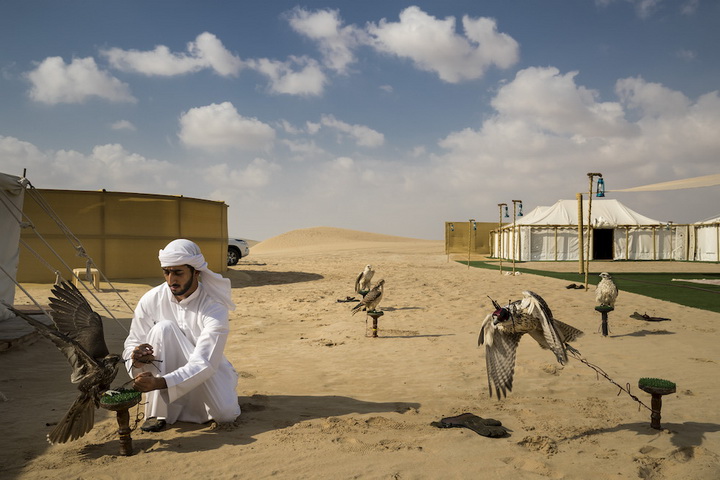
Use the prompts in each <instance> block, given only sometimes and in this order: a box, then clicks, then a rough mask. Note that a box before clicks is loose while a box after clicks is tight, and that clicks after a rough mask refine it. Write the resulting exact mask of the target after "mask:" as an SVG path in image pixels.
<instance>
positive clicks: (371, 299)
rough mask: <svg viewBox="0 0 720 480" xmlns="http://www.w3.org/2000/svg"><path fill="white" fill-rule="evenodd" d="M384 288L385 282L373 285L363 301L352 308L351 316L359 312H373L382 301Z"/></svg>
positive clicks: (381, 281)
mask: <svg viewBox="0 0 720 480" xmlns="http://www.w3.org/2000/svg"><path fill="white" fill-rule="evenodd" d="M384 288H385V280H380V281H379V282H378V283H377V284H375V286H374V287H373V288H372V290H370V291H369V292H368V293H367V295H365V296H364V297H363V299H362V300H361V301H360V302H359V303H358V304H357V305H355V306H354V307H353V308H352V314H353V315H355V314H356V313H357V312H359V311H361V310H365V311H368V312H372V311H374V310H375V309H376V308H377V306H378V304H379V303H380V300H382V297H383V291H384Z"/></svg>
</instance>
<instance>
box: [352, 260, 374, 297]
mask: <svg viewBox="0 0 720 480" xmlns="http://www.w3.org/2000/svg"><path fill="white" fill-rule="evenodd" d="M373 275H375V270H373V267H372V265H365V269H364V270H363V271H362V272H360V273H359V274H358V276H357V278H355V293H360V292H367V291H368V290H370V281H371V280H372V277H373Z"/></svg>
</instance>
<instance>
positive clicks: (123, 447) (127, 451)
mask: <svg viewBox="0 0 720 480" xmlns="http://www.w3.org/2000/svg"><path fill="white" fill-rule="evenodd" d="M141 398H142V393H140V392H138V391H136V390H127V389H124V388H118V389H117V390H108V391H106V392H105V393H103V394H102V396H101V397H100V406H101V407H103V408H104V409H106V410H110V411H113V412H115V414H116V416H117V422H118V427H119V428H118V435H119V436H120V455H125V456H130V455H132V454H133V446H132V437H131V436H130V433H131V432H132V430H130V408H132V407H134V406H135V405H137V404H138V403H140V399H141Z"/></svg>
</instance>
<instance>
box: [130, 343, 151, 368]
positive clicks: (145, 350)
mask: <svg viewBox="0 0 720 480" xmlns="http://www.w3.org/2000/svg"><path fill="white" fill-rule="evenodd" d="M153 353H154V352H153V347H152V345H150V344H149V343H143V344H142V345H138V346H137V347H135V349H134V350H133V353H132V362H133V367H135V368H141V367H142V366H143V365H138V364H147V363H150V362H152V361H153V360H155V356H154V355H153Z"/></svg>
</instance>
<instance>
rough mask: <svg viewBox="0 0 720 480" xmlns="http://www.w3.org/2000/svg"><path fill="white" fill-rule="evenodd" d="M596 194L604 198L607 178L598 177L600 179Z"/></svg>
mask: <svg viewBox="0 0 720 480" xmlns="http://www.w3.org/2000/svg"><path fill="white" fill-rule="evenodd" d="M596 196H597V197H600V198H602V197H604V196H605V180H603V178H602V177H599V178H598V181H597V194H596Z"/></svg>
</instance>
